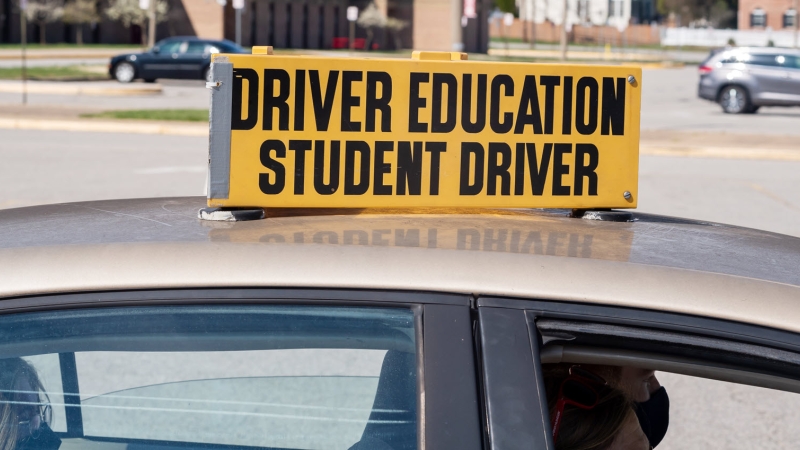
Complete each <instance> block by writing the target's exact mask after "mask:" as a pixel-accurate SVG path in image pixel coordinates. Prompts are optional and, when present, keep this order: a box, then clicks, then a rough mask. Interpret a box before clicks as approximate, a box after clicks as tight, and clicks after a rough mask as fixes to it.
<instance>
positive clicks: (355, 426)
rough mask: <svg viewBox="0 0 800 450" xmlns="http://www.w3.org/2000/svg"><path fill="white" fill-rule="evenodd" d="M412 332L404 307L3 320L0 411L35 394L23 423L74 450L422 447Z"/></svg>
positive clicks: (150, 311)
mask: <svg viewBox="0 0 800 450" xmlns="http://www.w3.org/2000/svg"><path fill="white" fill-rule="evenodd" d="M414 323H415V321H414V314H413V312H412V311H411V310H408V309H393V308H392V309H390V308H347V307H316V306H262V307H208V306H203V307H189V306H187V307H159V308H113V309H97V310H91V311H60V312H58V313H33V314H21V315H15V316H4V317H0V337H2V339H0V342H2V344H0V383H4V385H3V386H0V407H2V408H12V409H13V410H14V411H16V410H17V409H19V408H22V406H15V405H19V404H20V401H19V399H18V398H17V397H14V395H19V394H15V392H20V391H24V392H28V393H33V394H36V395H38V398H34V399H33V400H30V399H28V400H26V401H25V402H22V403H23V404H24V405H26V406H24V407H25V408H28V409H31V408H33V409H32V410H31V411H27V409H26V410H25V412H23V413H20V414H18V415H21V416H25V417H28V416H30V417H39V415H40V412H41V414H42V417H44V416H43V414H44V413H43V411H44V410H45V408H47V413H48V415H49V417H48V418H47V419H46V422H47V423H48V424H49V426H50V428H51V429H52V430H53V432H54V433H55V435H56V436H58V437H59V438H60V439H61V440H62V441H63V442H65V443H67V444H69V445H71V446H76V445H77V446H81V445H84V444H85V443H86V440H87V439H90V440H91V441H93V443H94V445H93V447H95V446H96V447H97V448H101V449H102V448H109V449H110V448H117V447H118V446H119V445H120V443H122V444H127V446H128V447H129V448H134V447H135V448H151V447H152V448H154V447H153V445H155V443H157V444H158V446H161V447H163V446H175V445H177V446H187V445H188V446H190V447H198V446H202V447H203V448H229V447H230V446H237V447H241V446H244V447H259V448H264V447H266V448H279V449H329V448H330V449H345V450H346V449H350V448H354V449H356V450H358V449H362V450H363V449H371V448H384V447H382V446H388V447H386V448H397V449H400V448H402V449H415V448H416V445H417V444H416V443H417V432H416V430H417V417H416V416H417V400H416V399H417V387H416V386H417V377H416V373H417V367H416V360H417V358H416V342H415V329H414ZM19 373H24V374H26V375H25V377H24V378H25V380H26V381H25V382H29V384H30V387H28V386H27V385H25V387H24V388H23V389H20V387H19V386H18V385H17V384H15V383H18V380H17V379H18V378H19V377H18V376H17V375H15V374H19ZM31 395H32V394H31ZM45 404H46V405H48V406H46V407H45V406H44V405H45ZM27 405H34V406H27ZM15 408H16V409H15ZM36 408H40V409H39V410H37V409H36ZM37 420H38V419H37ZM25 427H28V428H30V425H29V424H28V423H27V422H26V424H25ZM28 428H26V429H28ZM37 429H38V428H37ZM39 432H40V433H41V430H39ZM51 434H52V433H51ZM0 439H3V437H2V435H0ZM47 439H49V437H48V438H47ZM0 444H1V443H0ZM161 447H159V448H161Z"/></svg>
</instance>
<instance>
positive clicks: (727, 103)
mask: <svg viewBox="0 0 800 450" xmlns="http://www.w3.org/2000/svg"><path fill="white" fill-rule="evenodd" d="M719 105H720V106H722V110H723V111H725V112H726V113H728V114H742V113H747V112H749V111H750V110H751V109H752V105H751V104H750V97H749V96H748V95H747V91H746V90H745V88H743V87H741V86H725V87H724V88H722V91H721V92H720V93H719Z"/></svg>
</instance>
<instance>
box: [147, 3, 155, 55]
mask: <svg viewBox="0 0 800 450" xmlns="http://www.w3.org/2000/svg"><path fill="white" fill-rule="evenodd" d="M156 1H157V0H150V4H149V5H147V25H148V27H147V47H148V48H153V46H154V45H156Z"/></svg>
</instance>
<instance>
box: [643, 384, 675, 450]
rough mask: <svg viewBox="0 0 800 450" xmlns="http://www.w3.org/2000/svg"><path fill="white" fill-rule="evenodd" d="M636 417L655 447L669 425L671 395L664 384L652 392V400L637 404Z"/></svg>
mask: <svg viewBox="0 0 800 450" xmlns="http://www.w3.org/2000/svg"><path fill="white" fill-rule="evenodd" d="M636 417H638V418H639V425H640V426H641V427H642V431H644V434H645V436H647V440H648V441H650V445H651V446H653V448H655V447H656V446H657V445H658V444H660V443H661V440H662V439H664V436H665V435H666V434H667V428H668V427H669V397H668V396H667V390H666V389H664V386H661V387H660V388H659V389H658V390H657V391H655V392H653V393H652V394H650V400H648V401H646V402H644V403H637V404H636Z"/></svg>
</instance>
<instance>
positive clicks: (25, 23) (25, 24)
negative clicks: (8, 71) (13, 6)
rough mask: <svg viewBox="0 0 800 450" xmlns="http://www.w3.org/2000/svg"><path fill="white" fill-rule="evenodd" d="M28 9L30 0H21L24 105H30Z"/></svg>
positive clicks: (20, 30) (20, 29)
mask: <svg viewBox="0 0 800 450" xmlns="http://www.w3.org/2000/svg"><path fill="white" fill-rule="evenodd" d="M26 9H28V0H19V20H20V28H19V32H20V43H21V44H22V45H21V47H22V104H23V105H27V104H28V61H27V59H26V56H27V55H26V54H25V49H26V47H27V44H28V16H27V15H26V13H25V10H26Z"/></svg>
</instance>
